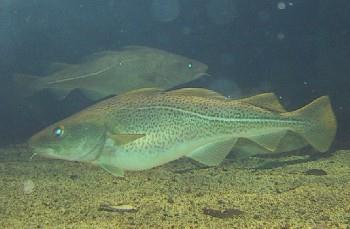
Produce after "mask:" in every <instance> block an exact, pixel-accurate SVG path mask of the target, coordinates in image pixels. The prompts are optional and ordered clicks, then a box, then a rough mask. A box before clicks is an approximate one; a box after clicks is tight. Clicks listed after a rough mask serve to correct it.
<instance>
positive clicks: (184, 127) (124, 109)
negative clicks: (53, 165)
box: [32, 89, 336, 176]
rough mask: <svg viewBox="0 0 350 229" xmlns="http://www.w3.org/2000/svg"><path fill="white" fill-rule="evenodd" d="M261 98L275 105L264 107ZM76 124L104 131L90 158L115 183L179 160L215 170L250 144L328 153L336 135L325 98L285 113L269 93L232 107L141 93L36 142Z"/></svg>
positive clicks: (214, 98) (208, 97)
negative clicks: (186, 159)
mask: <svg viewBox="0 0 350 229" xmlns="http://www.w3.org/2000/svg"><path fill="white" fill-rule="evenodd" d="M265 98H267V100H271V104H272V105H268V103H265V101H263V100H266V99H265ZM259 104H262V106H259ZM281 111H282V112H281ZM315 115H316V116H317V118H315V117H314V116H315ZM80 120H84V122H87V123H93V124H94V126H96V127H101V126H103V127H104V128H105V130H104V131H102V132H101V136H102V135H103V136H104V141H103V142H100V143H96V145H98V144H104V145H103V147H101V152H99V153H98V154H96V152H95V151H92V152H93V153H95V156H94V157H92V156H90V157H88V158H93V159H91V160H90V162H91V163H94V164H97V165H99V166H101V167H103V168H104V169H106V170H107V171H109V172H111V173H112V174H114V175H116V176H120V175H122V171H123V170H144V169H149V168H152V167H155V166H158V165H162V164H164V163H167V162H169V161H173V160H176V159H178V158H180V157H183V156H188V157H190V158H192V159H195V160H198V161H200V162H202V163H205V164H208V165H216V164H218V163H220V162H221V161H222V160H223V159H224V157H225V156H226V155H227V154H228V153H229V152H230V151H231V149H232V148H234V147H238V149H240V148H244V147H248V148H252V146H253V145H255V144H256V145H258V146H259V147H261V148H262V149H264V150H265V151H267V152H278V151H283V150H287V149H288V150H290V149H297V148H301V147H303V146H305V145H306V144H311V145H312V146H314V147H315V148H316V149H318V150H320V151H325V150H327V149H328V148H329V145H330V144H331V142H332V140H333V138H334V135H335V130H336V121H335V118H334V114H333V112H332V109H331V107H330V104H329V99H328V98H327V97H320V98H319V99H317V100H315V101H314V102H313V103H311V104H309V105H307V106H305V107H304V108H301V109H299V110H297V111H294V112H283V108H282V106H281V105H280V104H279V103H278V100H277V98H276V97H275V96H274V95H273V94H265V95H262V96H256V97H251V98H248V99H241V100H231V99H226V98H225V97H223V96H221V95H219V94H217V93H215V92H212V91H209V90H205V89H180V90H175V91H170V92H164V91H162V90H160V89H141V90H136V91H132V92H129V93H126V94H124V95H121V96H116V97H112V98H110V99H107V100H105V101H102V102H100V103H97V104H96V105H94V106H91V107H89V108H87V109H85V110H84V111H82V112H80V113H78V114H76V115H73V116H72V117H71V118H68V119H67V120H63V121H62V122H59V123H58V124H55V125H53V126H52V127H49V128H48V130H43V133H41V134H40V133H39V134H38V135H46V133H49V132H50V131H52V128H53V127H54V126H59V125H67V124H68V125H70V126H74V125H77V123H79V122H81V121H80ZM101 129H103V128H100V130H101ZM314 130H323V131H324V133H325V134H324V135H323V134H322V135H320V134H315V133H313V131H314ZM95 132H98V131H95ZM85 135H86V136H88V135H89V134H88V133H87V134H85ZM312 135H314V136H312ZM76 138H81V136H76ZM33 139H36V140H32V145H33V146H34V148H35V146H36V145H37V146H38V145H41V144H42V142H43V141H42V140H41V139H40V137H39V138H37V137H35V136H34V137H33ZM241 139H245V140H244V141H240V140H241ZM91 141H92V139H91ZM286 143H287V144H286ZM65 146H66V147H68V148H69V147H73V146H70V145H69V144H65ZM41 148H42V147H41ZM53 148H54V147H53ZM58 154H59V153H58ZM64 159H67V160H69V157H68V158H67V157H66V158H64ZM212 160H214V162H213V163H212V162H211V161H212Z"/></svg>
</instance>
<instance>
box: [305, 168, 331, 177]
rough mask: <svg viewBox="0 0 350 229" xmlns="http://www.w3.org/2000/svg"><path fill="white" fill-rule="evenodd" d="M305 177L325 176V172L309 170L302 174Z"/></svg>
mask: <svg viewBox="0 0 350 229" xmlns="http://www.w3.org/2000/svg"><path fill="white" fill-rule="evenodd" d="M304 174H305V175H313V176H325V175H327V172H326V171H324V170H323V169H309V170H306V171H305V172H304Z"/></svg>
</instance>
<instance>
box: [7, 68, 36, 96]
mask: <svg viewBox="0 0 350 229" xmlns="http://www.w3.org/2000/svg"><path fill="white" fill-rule="evenodd" d="M37 79H38V77H36V76H32V75H26V74H21V73H15V74H14V76H13V82H14V84H15V87H16V90H17V91H18V94H19V95H20V96H22V97H29V96H31V95H33V94H34V93H35V92H37V91H38V89H37V88H36V87H35V82H36V80H37Z"/></svg>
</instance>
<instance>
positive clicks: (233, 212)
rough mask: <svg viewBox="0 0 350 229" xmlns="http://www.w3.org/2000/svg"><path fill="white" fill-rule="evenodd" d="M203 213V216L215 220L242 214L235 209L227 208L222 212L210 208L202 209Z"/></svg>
mask: <svg viewBox="0 0 350 229" xmlns="http://www.w3.org/2000/svg"><path fill="white" fill-rule="evenodd" d="M203 213H204V214H205V215H210V216H212V217H216V218H221V219H224V218H229V217H234V216H239V215H242V214H243V211H241V210H239V209H236V208H227V209H224V210H218V209H212V208H203Z"/></svg>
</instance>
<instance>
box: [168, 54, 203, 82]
mask: <svg viewBox="0 0 350 229" xmlns="http://www.w3.org/2000/svg"><path fill="white" fill-rule="evenodd" d="M163 63H165V64H162V66H163V67H162V68H163V71H164V72H163V73H162V76H164V77H165V78H166V81H167V82H168V83H169V84H171V85H164V86H163V88H169V87H173V86H175V85H178V84H182V83H186V82H189V81H192V80H195V79H197V78H199V77H201V76H202V75H207V73H206V72H207V70H208V66H207V65H206V64H204V63H201V62H199V61H197V60H193V59H190V58H186V57H179V58H169V59H166V58H164V60H163Z"/></svg>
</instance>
